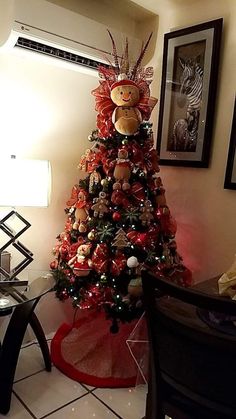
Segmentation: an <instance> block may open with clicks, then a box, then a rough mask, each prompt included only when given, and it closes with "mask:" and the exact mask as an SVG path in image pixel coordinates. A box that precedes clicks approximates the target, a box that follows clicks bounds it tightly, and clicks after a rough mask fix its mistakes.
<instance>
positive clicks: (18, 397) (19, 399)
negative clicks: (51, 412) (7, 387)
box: [12, 390, 38, 419]
mask: <svg viewBox="0 0 236 419" xmlns="http://www.w3.org/2000/svg"><path fill="white" fill-rule="evenodd" d="M12 393H13V394H14V395H15V397H16V398H17V399H18V401H19V402H20V403H21V404H22V406H23V407H24V408H25V410H27V412H28V413H29V414H30V416H31V417H32V418H33V419H38V418H37V417H36V416H35V415H34V414H33V412H31V410H30V409H29V408H28V406H27V405H26V404H25V402H23V400H22V399H21V398H20V396H18V394H17V393H16V392H15V390H12Z"/></svg>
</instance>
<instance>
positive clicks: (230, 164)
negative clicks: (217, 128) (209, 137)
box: [224, 98, 236, 189]
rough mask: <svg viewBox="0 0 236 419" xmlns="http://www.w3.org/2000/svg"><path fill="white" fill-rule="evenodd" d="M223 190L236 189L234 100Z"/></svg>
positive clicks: (235, 116)
mask: <svg viewBox="0 0 236 419" xmlns="http://www.w3.org/2000/svg"><path fill="white" fill-rule="evenodd" d="M233 171H234V179H233ZM224 188H225V189H236V98H235V101H234V114H233V122H232V129H231V135H230V143H229V151H228V159H227V166H226V172H225V183H224Z"/></svg>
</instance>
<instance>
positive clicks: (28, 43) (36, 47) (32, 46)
mask: <svg viewBox="0 0 236 419" xmlns="http://www.w3.org/2000/svg"><path fill="white" fill-rule="evenodd" d="M15 46H16V47H19V48H24V49H27V50H30V51H34V52H38V53H40V54H44V55H48V56H50V57H54V58H59V59H60V60H65V61H67V62H70V63H73V64H77V65H80V66H83V67H87V68H92V69H94V70H96V69H97V67H98V65H100V64H101V63H100V62H99V61H95V60H91V59H89V58H85V57H82V56H81V55H77V54H73V53H72V52H68V51H64V50H62V49H59V48H56V47H52V46H48V45H45V44H42V43H40V42H37V41H33V40H31V39H27V38H23V37H19V38H18V39H17V42H16V44H15ZM103 65H104V64H103Z"/></svg>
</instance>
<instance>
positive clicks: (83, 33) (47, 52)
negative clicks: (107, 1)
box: [0, 0, 141, 70]
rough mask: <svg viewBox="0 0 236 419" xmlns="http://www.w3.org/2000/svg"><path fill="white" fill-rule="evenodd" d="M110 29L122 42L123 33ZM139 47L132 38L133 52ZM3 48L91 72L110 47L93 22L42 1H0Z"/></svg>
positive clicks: (99, 26)
mask: <svg viewBox="0 0 236 419" xmlns="http://www.w3.org/2000/svg"><path fill="white" fill-rule="evenodd" d="M109 29H110V30H111V32H112V34H113V36H114V38H115V39H116V38H118V39H119V40H121V39H123V40H124V39H125V36H126V35H125V34H122V36H121V34H120V33H119V34H118V33H117V31H115V30H113V29H112V28H109ZM129 38H130V37H129ZM118 44H120V45H121V42H118ZM140 46H141V41H139V40H137V39H135V38H132V50H133V51H134V49H135V50H136V51H138V50H140ZM121 47H122V45H121ZM6 49H7V50H9V49H24V50H27V51H31V52H34V53H37V54H42V55H44V56H49V57H53V58H54V59H60V60H63V61H65V62H69V63H72V64H74V65H75V66H74V68H78V69H79V68H81V69H83V68H88V69H92V70H94V69H96V68H97V66H98V64H99V63H106V59H105V56H107V55H108V56H109V55H110V53H111V50H112V47H111V41H110V38H109V36H108V33H107V27H106V26H105V25H103V24H101V23H99V22H96V20H92V19H89V18H87V17H85V16H82V15H79V14H77V13H75V12H72V11H70V10H67V9H65V8H63V7H60V6H57V5H55V4H52V3H50V2H48V1H45V0H0V52H1V50H6ZM120 53H121V51H120ZM118 54H119V51H118Z"/></svg>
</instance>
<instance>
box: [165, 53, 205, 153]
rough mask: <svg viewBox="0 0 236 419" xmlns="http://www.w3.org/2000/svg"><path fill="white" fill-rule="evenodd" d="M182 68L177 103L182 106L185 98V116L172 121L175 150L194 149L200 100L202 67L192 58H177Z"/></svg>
mask: <svg viewBox="0 0 236 419" xmlns="http://www.w3.org/2000/svg"><path fill="white" fill-rule="evenodd" d="M179 63H180V66H181V68H182V70H183V71H182V74H181V76H180V90H179V94H178V98H177V103H178V105H179V106H180V107H182V106H183V102H184V101H183V98H185V100H186V99H187V111H186V118H184V119H178V120H177V121H176V122H175V123H174V127H173V135H172V147H173V150H175V151H178V150H179V151H195V150H196V146H197V137H198V124H199V116H200V109H201V101H202V87H203V69H202V68H201V66H200V65H199V64H198V63H197V61H196V60H194V59H188V60H186V61H185V60H184V59H183V58H179Z"/></svg>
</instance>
